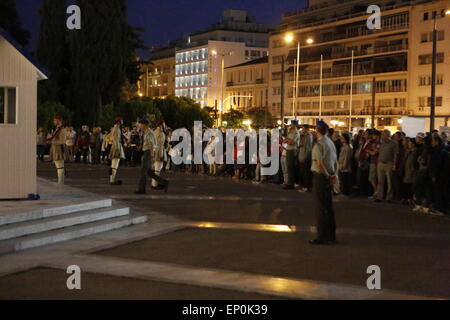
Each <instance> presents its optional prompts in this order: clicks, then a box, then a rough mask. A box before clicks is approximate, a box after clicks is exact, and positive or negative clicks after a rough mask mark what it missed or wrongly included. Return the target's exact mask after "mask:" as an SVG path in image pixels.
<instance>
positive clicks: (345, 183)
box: [339, 132, 353, 196]
mask: <svg viewBox="0 0 450 320" xmlns="http://www.w3.org/2000/svg"><path fill="white" fill-rule="evenodd" d="M340 139H341V153H340V154H339V177H340V181H341V191H342V194H343V195H345V196H349V195H350V193H351V188H352V185H351V183H352V179H351V175H352V158H353V148H352V145H351V144H350V134H349V133H346V132H344V133H343V134H342V135H341V137H340Z"/></svg>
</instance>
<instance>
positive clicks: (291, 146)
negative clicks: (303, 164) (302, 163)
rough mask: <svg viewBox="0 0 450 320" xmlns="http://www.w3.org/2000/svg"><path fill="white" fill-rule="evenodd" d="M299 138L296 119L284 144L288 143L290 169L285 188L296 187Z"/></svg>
mask: <svg viewBox="0 0 450 320" xmlns="http://www.w3.org/2000/svg"><path fill="white" fill-rule="evenodd" d="M299 138H300V137H299V134H298V131H297V123H296V122H295V121H292V123H291V125H290V127H289V131H288V134H287V137H286V139H284V141H283V144H285V145H286V162H287V171H288V180H287V182H286V184H285V185H284V186H283V189H284V190H293V189H294V185H295V178H296V172H295V171H296V167H297V152H298V143H299Z"/></svg>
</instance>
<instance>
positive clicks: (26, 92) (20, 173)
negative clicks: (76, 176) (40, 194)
mask: <svg viewBox="0 0 450 320" xmlns="http://www.w3.org/2000/svg"><path fill="white" fill-rule="evenodd" d="M44 79H47V76H46V74H45V71H43V69H42V68H40V67H38V66H37V64H36V63H35V62H34V61H33V59H32V57H31V56H29V55H28V54H27V53H26V52H25V51H24V50H23V49H22V48H21V46H20V45H18V44H17V43H16V42H15V41H14V39H12V37H11V36H9V35H8V34H7V33H6V32H5V31H4V30H3V29H1V28H0V200H5V199H26V198H28V195H30V194H36V193H37V190H36V188H37V186H36V115H37V110H36V109H37V82H38V81H39V80H44ZM0 206H1V204H0Z"/></svg>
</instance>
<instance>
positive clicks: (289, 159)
mask: <svg viewBox="0 0 450 320" xmlns="http://www.w3.org/2000/svg"><path fill="white" fill-rule="evenodd" d="M286 163H287V170H288V181H287V183H286V184H287V185H288V186H294V184H295V178H296V172H295V171H296V170H295V169H296V167H297V153H296V151H295V150H287V151H286Z"/></svg>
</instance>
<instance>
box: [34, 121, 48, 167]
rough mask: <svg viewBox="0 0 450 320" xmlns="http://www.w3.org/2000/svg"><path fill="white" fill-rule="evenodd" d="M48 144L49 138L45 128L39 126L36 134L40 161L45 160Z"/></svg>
mask: <svg viewBox="0 0 450 320" xmlns="http://www.w3.org/2000/svg"><path fill="white" fill-rule="evenodd" d="M46 145H47V139H46V135H45V131H44V128H39V129H38V131H37V134H36V146H37V158H38V160H39V161H44V155H45V147H46Z"/></svg>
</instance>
